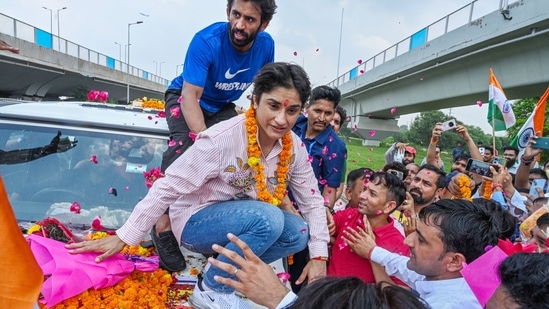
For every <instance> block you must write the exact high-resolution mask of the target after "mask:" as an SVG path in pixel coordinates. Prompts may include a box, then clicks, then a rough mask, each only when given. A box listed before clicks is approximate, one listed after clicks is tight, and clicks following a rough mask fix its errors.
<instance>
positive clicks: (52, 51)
mask: <svg viewBox="0 0 549 309" xmlns="http://www.w3.org/2000/svg"><path fill="white" fill-rule="evenodd" d="M0 20H2V21H3V22H4V23H2V24H3V25H4V24H5V25H11V27H3V28H2V30H1V31H2V33H0V39H1V40H4V41H6V42H7V43H8V44H10V45H12V46H15V47H18V48H19V49H20V51H21V52H20V54H13V53H9V52H2V53H0V97H11V98H22V99H27V100H50V99H51V100H58V97H59V96H71V95H72V94H73V92H74V90H75V89H77V87H78V86H84V87H86V88H88V89H97V90H105V91H108V92H109V98H114V99H115V100H117V101H120V102H127V101H128V98H126V96H127V95H126V88H127V84H128V83H129V85H130V100H133V99H135V98H139V97H143V96H153V97H156V98H163V93H164V91H165V90H166V87H167V85H168V80H166V79H164V78H161V77H159V76H156V75H153V74H149V73H148V72H146V71H144V70H140V69H138V68H135V67H133V66H130V67H129V68H130V70H129V71H130V74H127V73H126V72H127V70H128V66H127V64H126V63H123V62H121V61H119V60H117V59H113V58H111V57H109V56H107V55H103V54H101V53H98V52H95V51H93V50H90V49H87V48H85V47H83V46H80V45H78V44H75V43H73V42H70V41H66V40H64V39H63V38H59V37H57V36H55V35H52V34H50V33H48V32H45V31H43V30H41V29H38V28H36V27H33V26H31V25H28V24H25V23H23V22H21V21H19V20H15V19H13V18H11V17H9V16H6V15H3V14H1V13H0ZM6 21H7V22H6ZM10 28H11V29H10Z"/></svg>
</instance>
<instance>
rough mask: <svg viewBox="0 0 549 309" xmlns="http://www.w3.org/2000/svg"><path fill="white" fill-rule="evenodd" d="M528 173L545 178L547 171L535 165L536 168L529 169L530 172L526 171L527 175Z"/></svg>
mask: <svg viewBox="0 0 549 309" xmlns="http://www.w3.org/2000/svg"><path fill="white" fill-rule="evenodd" d="M530 174H534V175H538V176H541V178H543V179H545V180H547V173H546V172H545V170H544V169H542V168H537V167H536V168H533V169H530V173H528V175H530Z"/></svg>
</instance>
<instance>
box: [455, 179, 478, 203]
mask: <svg viewBox="0 0 549 309" xmlns="http://www.w3.org/2000/svg"><path fill="white" fill-rule="evenodd" d="M458 185H459V193H460V196H459V197H457V196H454V198H462V199H466V200H468V201H472V200H473V199H472V198H471V183H470V182H469V177H467V176H465V175H462V176H460V177H459V178H458Z"/></svg>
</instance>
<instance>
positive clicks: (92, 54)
mask: <svg viewBox="0 0 549 309" xmlns="http://www.w3.org/2000/svg"><path fill="white" fill-rule="evenodd" d="M0 29H1V32H2V33H4V34H7V35H10V36H13V37H16V38H18V39H21V40H25V41H28V42H31V43H34V44H37V45H39V46H41V47H44V48H49V49H51V50H55V51H57V52H60V53H63V54H66V55H69V56H73V57H76V58H79V59H82V60H85V61H88V62H91V63H95V64H98V65H102V66H104V67H107V68H110V69H113V70H117V71H121V72H123V73H128V74H130V75H133V76H135V77H138V78H142V79H145V80H149V81H152V82H155V83H159V84H163V85H166V86H168V83H169V80H167V79H165V78H162V77H160V76H158V75H155V74H151V73H149V72H148V71H145V70H142V69H139V68H136V67H134V66H132V65H130V67H129V70H128V64H127V63H125V62H122V61H120V60H119V59H115V58H113V57H110V56H108V55H105V54H102V53H100V52H96V51H94V50H91V49H89V48H86V47H84V46H82V45H79V44H76V43H74V42H71V41H68V40H65V39H63V38H61V37H59V36H57V35H54V34H53V33H49V32H47V31H44V30H42V29H40V28H37V27H34V26H32V25H29V24H27V23H25V22H22V21H20V20H17V19H15V18H12V17H10V16H7V15H5V14H2V13H0Z"/></svg>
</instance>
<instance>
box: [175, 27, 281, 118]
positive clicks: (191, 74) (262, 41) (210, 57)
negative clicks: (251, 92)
mask: <svg viewBox="0 0 549 309" xmlns="http://www.w3.org/2000/svg"><path fill="white" fill-rule="evenodd" d="M273 61H274V41H273V39H272V37H271V36H270V35H269V34H268V33H266V32H265V31H261V32H259V33H258V34H257V37H256V38H255V40H254V43H253V45H252V47H251V48H250V50H248V51H247V52H245V53H241V52H238V51H236V50H235V49H234V47H233V45H232V44H231V40H230V38H229V23H227V22H219V23H215V24H212V25H210V26H208V27H206V28H204V29H203V30H201V31H199V32H198V33H197V34H196V35H195V36H194V38H193V39H192V41H191V44H189V49H188V50H187V55H186V56H185V63H184V64H183V73H181V75H180V76H178V77H176V78H175V79H174V80H172V82H171V84H170V86H169V87H168V89H176V90H181V89H182V88H183V81H186V82H187V83H190V84H193V85H195V86H198V87H202V88H204V90H203V92H202V97H201V98H200V106H201V107H202V108H203V109H205V110H207V111H209V112H212V113H215V112H217V111H219V110H220V109H221V108H222V107H223V105H225V104H227V103H230V102H232V101H235V100H238V98H240V96H241V95H242V93H243V92H244V90H246V88H248V87H249V86H250V85H251V84H252V81H253V78H254V76H255V75H256V74H257V72H258V71H259V70H260V69H261V68H262V67H263V66H264V65H265V64H267V63H270V62H273Z"/></svg>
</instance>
